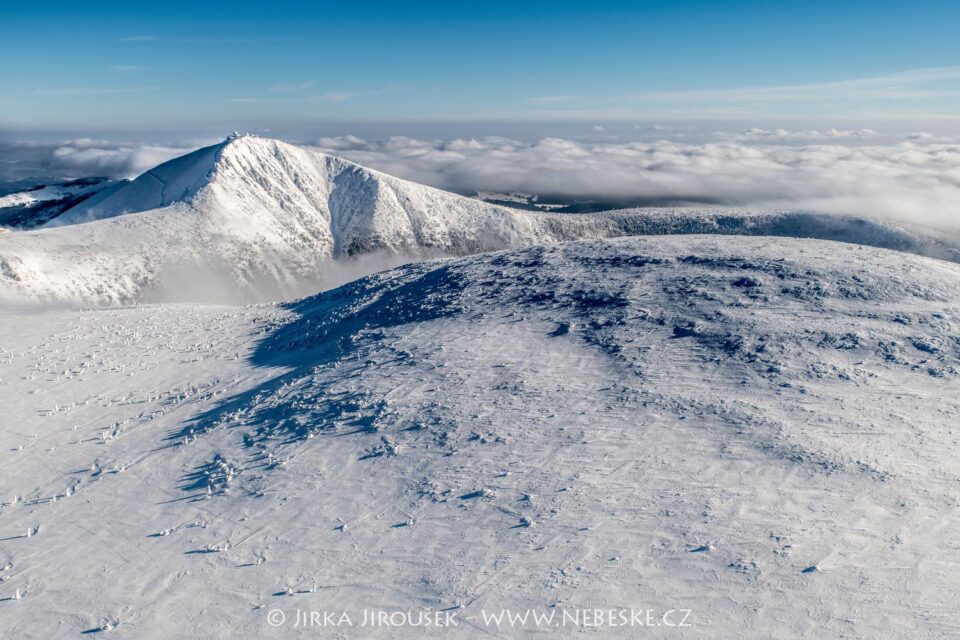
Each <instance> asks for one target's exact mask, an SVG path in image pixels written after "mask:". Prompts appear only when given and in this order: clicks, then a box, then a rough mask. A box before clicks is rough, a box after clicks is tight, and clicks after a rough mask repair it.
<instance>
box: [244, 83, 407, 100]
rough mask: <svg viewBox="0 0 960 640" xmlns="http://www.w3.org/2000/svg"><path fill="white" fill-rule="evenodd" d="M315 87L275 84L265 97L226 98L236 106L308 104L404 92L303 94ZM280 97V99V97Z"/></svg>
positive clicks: (383, 89) (386, 89) (384, 89)
mask: <svg viewBox="0 0 960 640" xmlns="http://www.w3.org/2000/svg"><path fill="white" fill-rule="evenodd" d="M315 85H316V83H315V82H313V81H307V82H301V83H298V84H277V85H273V86H271V87H269V88H268V89H267V93H268V94H269V95H265V96H244V97H234V98H227V99H226V101H227V102H232V103H237V104H310V103H322V102H330V103H336V102H345V101H347V100H352V99H354V98H361V97H372V96H379V95H384V94H388V93H397V92H401V91H405V89H404V88H403V87H398V86H388V87H381V88H379V89H370V90H366V91H327V92H325V93H305V92H307V91H308V90H310V89H312V88H313V87H314V86H315ZM281 96H282V97H281Z"/></svg>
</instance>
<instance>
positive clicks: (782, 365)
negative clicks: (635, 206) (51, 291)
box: [0, 225, 960, 640]
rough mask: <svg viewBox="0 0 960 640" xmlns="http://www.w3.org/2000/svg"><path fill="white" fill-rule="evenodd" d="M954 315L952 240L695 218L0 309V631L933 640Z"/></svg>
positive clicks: (943, 574)
mask: <svg viewBox="0 0 960 640" xmlns="http://www.w3.org/2000/svg"><path fill="white" fill-rule="evenodd" d="M81 226H85V225H81ZM958 335H960V266H957V265H955V264H951V263H948V262H944V261H938V260H931V259H926V258H920V257H916V256H910V255H906V254H902V253H896V252H892V251H885V250H879V249H872V248H866V247H861V246H856V245H851V244H840V243H834V242H825V241H817V240H794V239H782V240H777V241H776V242H771V241H770V239H769V238H749V237H729V238H727V237H724V238H721V237H716V236H696V235H693V236H684V237H656V238H653V237H648V238H626V239H620V240H601V241H586V242H574V243H564V244H555V245H550V246H541V247H532V248H527V249H521V250H513V251H506V252H498V253H494V254H485V255H479V256H472V257H466V258H460V259H456V260H450V261H444V262H443V263H436V262H433V263H422V264H417V265H409V266H406V267H402V268H399V269H395V270H392V271H388V272H384V273H379V274H376V275H373V276H370V277H367V278H364V279H361V280H358V281H356V282H353V283H351V284H349V285H347V286H344V287H341V288H339V289H336V290H333V291H329V292H326V293H323V294H321V295H318V296H313V297H310V298H307V299H304V300H301V301H299V302H297V303H293V304H289V305H286V306H284V307H278V306H273V305H262V306H254V307H243V308H235V309H226V308H215V307H204V306H191V305H175V306H163V305H161V306H149V305H148V306H142V307H139V308H134V309H106V310H104V309H101V310H88V311H46V312H44V313H39V314H35V315H32V316H13V315H0V379H2V381H3V385H4V390H5V392H6V393H7V394H9V397H10V398H15V399H17V400H18V401H17V402H12V403H8V404H7V405H6V406H5V419H6V421H7V423H8V424H11V425H17V426H16V428H12V429H6V430H0V456H2V459H0V468H2V469H3V471H4V479H5V484H4V491H5V495H3V496H0V539H2V543H0V568H2V570H0V577H2V579H0V618H2V620H3V628H4V633H5V634H6V635H7V636H9V637H12V638H14V637H15V638H20V637H43V638H60V637H64V638H66V637H76V636H78V635H79V634H81V633H88V634H96V633H98V632H102V631H110V634H109V635H110V637H117V638H174V637H192V636H196V635H198V634H199V635H201V636H210V637H213V636H217V637H239V638H289V637H291V633H293V634H294V635H298V634H300V632H301V631H303V634H304V635H311V634H313V633H314V632H316V633H319V632H321V631H322V632H324V633H336V634H342V635H345V636H347V637H368V636H371V635H373V636H376V635H378V634H376V633H373V634H371V633H370V632H369V630H368V629H361V628H338V629H325V630H324V629H321V630H309V629H308V630H300V629H294V628H292V627H291V626H289V625H292V624H293V622H292V620H293V616H294V615H295V612H296V611H297V610H308V611H309V610H319V611H333V612H339V611H346V612H349V614H350V616H352V617H353V618H354V620H356V621H358V620H359V618H360V616H362V611H363V609H366V608H373V609H378V610H387V611H393V610H421V609H426V608H430V609H432V610H434V611H437V610H440V611H454V612H456V614H457V616H458V618H459V619H460V620H461V624H460V625H459V626H458V627H457V628H456V629H453V630H448V629H420V628H414V629H409V628H406V629H394V630H387V631H384V632H383V633H382V634H380V635H382V636H383V637H400V638H407V637H409V638H421V637H428V638H489V637H508V638H514V637H527V636H534V635H535V634H537V633H538V631H539V633H543V634H546V633H547V632H546V631H544V630H537V629H533V628H531V627H529V626H527V627H525V628H523V629H517V628H513V629H511V628H508V627H500V628H497V627H495V626H489V625H484V624H483V623H482V613H481V612H482V611H487V612H496V611H499V610H501V609H503V608H511V609H514V610H520V611H522V610H525V609H528V608H529V609H534V610H537V611H541V612H543V613H544V614H547V613H549V611H551V610H555V609H556V610H563V609H566V610H568V611H574V610H576V609H582V608H596V607H600V608H623V607H627V608H641V609H651V610H655V611H661V612H662V611H665V610H676V609H689V610H690V617H689V623H690V624H691V625H692V626H691V627H689V628H686V629H683V630H674V629H670V630H667V631H665V632H664V633H662V634H659V635H654V636H653V637H665V638H667V637H672V636H677V637H690V638H749V639H753V638H756V639H758V640H759V639H761V638H762V639H765V640H769V639H775V640H781V639H782V640H789V639H792V638H797V637H800V636H804V635H810V633H812V632H811V629H813V630H815V631H813V633H815V635H816V637H818V638H845V637H863V638H880V637H882V638H890V639H892V640H913V639H915V638H944V637H952V636H954V635H955V631H956V624H957V618H956V615H955V610H956V607H955V599H956V597H955V596H956V593H958V591H960V574H958V572H957V571H956V570H955V567H956V565H957V561H958V551H957V549H956V545H955V543H954V542H953V537H952V535H951V532H954V531H956V530H957V529H958V527H960V511H958V510H957V508H956V505H957V496H956V491H955V488H956V486H957V483H958V481H960V477H958V466H957V460H958V459H960V441H958V439H957V437H956V429H955V425H956V424H957V422H958V419H960V403H958V399H957V394H956V389H957V383H958V381H960V341H958V338H957V336H958ZM918 567H919V569H918ZM864 585H868V586H869V588H865V587H864ZM275 609H280V610H282V611H284V612H286V615H287V620H288V623H287V625H288V626H285V627H276V626H272V624H271V623H270V619H268V618H267V615H268V612H270V611H272V610H275ZM554 631H555V633H551V634H550V635H551V636H556V637H561V638H567V637H575V636H577V637H579V636H580V635H582V634H581V633H579V632H580V631H581V630H580V629H577V628H570V627H568V628H565V629H556V630H554ZM588 631H596V632H598V633H599V634H600V635H602V636H603V637H612V638H635V637H637V636H638V635H640V636H647V635H649V634H648V633H647V632H648V631H650V630H649V629H640V630H639V633H638V629H637V628H631V627H620V628H616V629H589V630H588ZM104 635H106V634H104Z"/></svg>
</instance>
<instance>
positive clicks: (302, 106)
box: [0, 0, 960, 131]
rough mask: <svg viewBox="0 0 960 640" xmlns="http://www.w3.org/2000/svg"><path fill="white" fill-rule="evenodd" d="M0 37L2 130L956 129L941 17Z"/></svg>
mask: <svg viewBox="0 0 960 640" xmlns="http://www.w3.org/2000/svg"><path fill="white" fill-rule="evenodd" d="M0 25H2V26H0V60H3V63H2V65H0V127H3V128H7V129H12V130H33V131H42V130H64V129H71V130H86V129H89V130H98V131H109V130H124V129H130V130H134V129H135V130H150V129H158V130H159V129H167V130H169V129H177V128H183V129H194V130H201V129H216V128H223V127H227V128H239V127H281V128H283V127H286V128H297V127H301V126H302V127H309V126H311V125H313V124H316V123H330V122H353V123H356V122H378V121H422V122H458V121H494V122H544V121H585V122H594V121H596V122H599V121H615V120H621V121H668V120H691V121H693V120H696V121H703V120H711V121H736V122H747V123H750V124H756V125H759V124H764V123H769V122H780V121H784V122H786V121H791V122H799V121H817V122H826V123H829V124H831V125H833V124H840V123H844V122H856V123H858V124H860V125H863V126H868V125H871V124H873V123H876V122H883V121H900V122H907V123H909V126H913V125H914V123H918V124H917V126H919V123H921V122H922V123H933V124H935V125H936V124H938V123H939V124H941V125H942V124H943V123H956V122H957V121H958V116H957V115H956V114H960V38H958V37H957V34H956V30H957V27H958V25H960V3H958V2H955V1H954V2H932V1H923V0H919V1H916V2H912V3H907V2H884V1H874V2H819V1H807V2H791V3H787V2H775V1H773V2H769V1H768V2H759V1H758V2H747V1H743V2H719V1H717V2H683V1H675V2H604V1H598V0H595V1H591V2H562V1H555V2H508V3H507V2H490V1H487V2H452V1H447V2H404V3H385V2H356V3H351V2H343V1H340V2H284V1H282V0H277V1H273V2H256V3H252V2H251V3H244V2H218V1H207V2H203V3H198V2H193V3H183V2H162V3H160V2H156V3H148V2H36V1H31V2H21V1H18V0H14V1H10V0H7V1H5V2H0ZM905 126H907V125H905ZM928 128H929V127H928Z"/></svg>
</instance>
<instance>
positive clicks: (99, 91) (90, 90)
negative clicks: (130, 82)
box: [33, 85, 160, 96]
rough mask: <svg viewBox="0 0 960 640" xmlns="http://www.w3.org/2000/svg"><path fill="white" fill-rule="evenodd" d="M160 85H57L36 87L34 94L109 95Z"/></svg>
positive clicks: (153, 88)
mask: <svg viewBox="0 0 960 640" xmlns="http://www.w3.org/2000/svg"><path fill="white" fill-rule="evenodd" d="M159 88H160V87H156V86H153V85H150V86H142V87H58V88H52V89H36V90H35V91H33V94H34V95H38V96H91V95H109V94H120V93H149V92H151V91H157V90H158V89H159Z"/></svg>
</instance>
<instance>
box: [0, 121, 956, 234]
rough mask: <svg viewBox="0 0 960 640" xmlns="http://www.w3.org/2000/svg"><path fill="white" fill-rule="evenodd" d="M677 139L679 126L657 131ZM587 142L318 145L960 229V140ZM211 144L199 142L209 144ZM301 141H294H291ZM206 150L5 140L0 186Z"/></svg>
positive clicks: (610, 197) (368, 159) (648, 193)
mask: <svg viewBox="0 0 960 640" xmlns="http://www.w3.org/2000/svg"><path fill="white" fill-rule="evenodd" d="M661 133H662V134H663V135H666V136H671V135H672V132H670V131H662V132H656V134H661ZM673 137H674V140H648V141H643V142H623V141H619V140H611V141H609V142H596V141H594V142H585V141H583V140H573V139H569V138H561V137H545V138H542V139H540V140H535V141H520V140H516V139H512V138H507V137H493V136H491V137H477V138H458V139H452V140H441V139H417V138H412V137H392V138H388V139H385V140H382V141H371V140H366V139H363V138H360V137H357V136H350V135H346V136H339V137H330V138H322V139H320V140H318V141H316V140H315V141H314V144H313V145H312V146H313V148H315V149H317V150H320V151H323V152H326V153H331V154H334V155H339V156H342V157H345V158H348V159H350V160H353V161H356V162H359V163H361V164H363V165H366V166H369V167H371V168H374V169H379V170H381V171H384V172H386V173H389V174H392V175H396V176H399V177H402V178H406V179H409V180H413V181H416V182H420V183H423V184H428V185H431V186H435V187H439V188H441V189H446V190H450V191H456V192H459V193H467V194H470V193H474V192H480V191H492V192H511V191H519V192H524V193H537V194H540V195H542V196H559V197H562V198H565V199H567V200H600V201H603V202H611V203H617V204H620V205H631V204H652V203H691V204H697V203H702V204H730V205H739V206H745V207H757V208H791V209H803V210H810V211H818V212H827V213H846V214H853V215H862V216H869V217H884V218H891V219H896V220H901V221H908V222H915V223H919V224H928V225H933V226H938V227H942V228H950V229H958V228H960V144H958V143H956V142H954V141H951V140H949V139H945V138H942V137H937V136H932V135H930V134H925V133H922V132H920V133H913V134H910V135H908V136H905V137H904V138H903V139H901V140H890V139H888V138H884V137H882V136H880V135H879V134H877V133H876V132H874V131H871V130H865V129H860V130H849V131H840V130H827V131H813V130H802V131H786V130H783V129H775V130H762V129H748V130H745V131H742V132H739V133H724V134H713V135H707V136H703V137H702V138H701V139H699V140H689V139H688V140H684V141H677V140H676V138H677V137H680V136H673ZM211 142H212V141H203V144H209V143H211ZM294 142H296V141H295V140H294ZM197 146H202V145H201V144H200V141H193V142H190V143H183V144H166V145H163V144H131V143H112V142H108V141H104V140H92V139H76V140H71V141H69V142H63V143H59V144H37V143H10V142H7V143H2V142H0V157H2V158H3V162H2V163H0V181H2V180H8V181H10V180H14V179H17V180H22V179H26V178H28V177H36V176H43V179H49V178H50V177H55V178H74V177H82V176H91V175H100V176H108V177H113V178H130V177H134V176H136V175H138V174H140V173H142V172H143V171H146V170H147V169H149V168H151V167H153V166H155V165H157V164H159V163H161V162H164V161H166V160H168V159H170V158H173V157H176V156H178V155H181V154H183V153H187V152H188V151H190V150H192V149H194V148H196V147H197Z"/></svg>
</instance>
